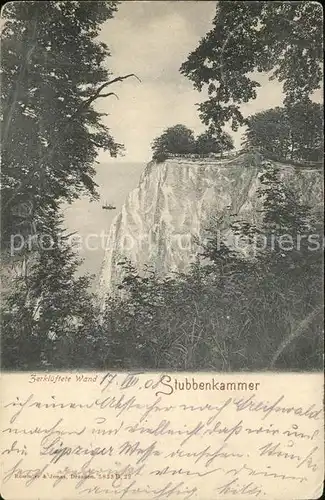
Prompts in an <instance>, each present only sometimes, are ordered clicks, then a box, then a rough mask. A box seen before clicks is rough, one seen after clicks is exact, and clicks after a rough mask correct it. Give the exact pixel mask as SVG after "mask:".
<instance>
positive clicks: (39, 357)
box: [4, 167, 323, 371]
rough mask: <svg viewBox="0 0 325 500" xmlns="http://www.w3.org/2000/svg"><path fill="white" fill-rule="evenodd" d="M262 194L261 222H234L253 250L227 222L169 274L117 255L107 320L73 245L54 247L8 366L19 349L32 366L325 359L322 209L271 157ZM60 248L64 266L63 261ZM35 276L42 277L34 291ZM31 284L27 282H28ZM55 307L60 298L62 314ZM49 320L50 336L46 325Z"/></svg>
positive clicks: (201, 365)
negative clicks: (232, 242)
mask: <svg viewBox="0 0 325 500" xmlns="http://www.w3.org/2000/svg"><path fill="white" fill-rule="evenodd" d="M258 195H259V196H260V198H261V200H263V210H262V221H261V224H260V225H259V226H258V227H255V226H254V225H251V224H249V223H248V222H245V223H244V222H242V221H241V220H239V219H238V220H235V221H234V222H233V224H232V229H233V231H234V232H235V233H236V234H237V235H238V236H239V237H240V238H241V239H242V240H243V242H244V244H245V245H246V247H247V248H248V249H251V252H248V254H249V255H251V258H247V257H244V256H243V254H242V253H241V251H239V250H238V248H231V247H229V245H228V243H227V241H226V239H225V238H224V237H223V236H222V233H219V232H218V231H215V229H212V230H210V237H209V239H208V241H207V243H204V245H203V244H202V251H201V255H199V256H198V259H197V261H196V262H195V263H194V264H193V265H192V268H191V270H190V271H189V272H188V273H186V274H184V273H173V274H172V275H171V276H169V277H164V278H161V277H159V276H157V275H156V273H155V272H154V271H153V270H152V269H150V268H147V269H146V270H145V273H141V274H140V273H139V271H138V270H137V269H136V268H135V267H134V266H133V265H132V263H130V262H128V261H127V260H122V261H120V262H119V263H118V265H120V266H121V267H122V268H123V269H124V274H123V275H124V278H123V280H122V282H121V284H120V287H119V288H120V292H121V295H117V296H115V297H108V298H107V307H106V311H105V315H104V317H103V318H102V321H101V322H100V321H99V319H98V318H99V314H98V311H96V307H95V306H93V305H91V301H90V300H88V298H87V297H88V295H87V294H85V292H84V290H85V285H86V283H85V281H79V282H77V283H76V282H75V283H73V282H72V281H70V278H71V276H72V275H71V272H72V267H70V266H69V265H68V261H69V259H66V257H65V255H66V254H65V247H64V246H63V247H62V249H61V250H59V249H58V248H55V250H53V254H52V255H53V267H49V269H48V275H44V267H43V268H42V267H41V268H39V267H38V266H36V268H35V277H36V276H37V273H40V272H41V273H43V274H42V275H41V276H40V275H38V276H37V278H36V279H35V283H39V282H40V279H42V280H45V287H43V291H44V292H43V293H44V295H43V297H42V300H41V303H40V305H39V311H40V315H39V317H38V318H35V317H33V315H32V312H31V311H30V312H29V313H28V309H27V313H28V315H27V316H26V314H27V313H26V307H22V308H21V309H19V308H18V309H17V306H16V309H12V311H11V316H8V315H7V316H6V317H5V318H4V320H5V322H6V325H7V327H8V325H9V330H8V332H9V333H8V336H7V335H6V337H5V339H4V349H5V352H8V351H9V354H10V356H8V357H7V359H8V360H9V361H8V364H7V365H6V367H9V368H10V363H11V364H12V365H13V366H15V363H17V359H18V360H20V361H19V362H20V363H21V364H20V365H19V366H21V367H22V368H23V367H24V366H23V364H24V362H25V364H26V365H27V364H29V366H30V359H33V362H34V363H35V364H34V366H41V367H42V366H48V367H51V368H58V367H60V368H62V367H63V366H67V367H79V368H80V367H81V366H82V367H84V368H96V369H103V368H111V369H112V368H116V369H121V368H124V369H143V368H147V369H160V370H205V371H206V370H210V369H211V370H217V371H233V370H236V371H245V370H249V371H251V370H265V369H268V368H276V369H279V370H286V369H288V368H289V369H290V370H302V369H304V370H315V369H321V367H322V339H323V327H322V324H323V322H322V298H323V297H322V279H321V273H320V269H321V266H322V248H321V238H322V219H321V216H320V214H317V213H314V212H313V211H312V210H311V209H310V208H309V207H308V206H305V205H304V204H303V203H302V202H301V201H300V200H299V199H298V198H297V193H296V192H294V191H293V190H292V189H291V187H289V186H285V185H284V184H283V183H282V181H281V179H280V177H279V172H278V171H277V170H276V169H275V168H271V167H270V168H266V169H265V171H264V173H263V175H262V177H261V187H260V190H259V192H258ZM288 235H289V237H290V239H291V244H289V245H288V241H287V239H288ZM260 239H261V240H262V241H264V245H260V244H259V242H260ZM58 259H59V260H60V261H61V262H62V264H61V267H62V274H61V276H60V278H59V277H58V276H57V275H55V272H54V269H55V266H56V265H57V262H58ZM42 269H43V270H42ZM59 279H60V282H59V281H58V280H59ZM52 280H54V282H55V283H56V284H57V290H58V293H57V294H54V297H52V298H50V295H49V292H47V290H50V288H47V283H48V284H49V283H50V281H52ZM33 283H34V281H33V278H32V279H31V281H30V285H29V289H30V290H31V291H32V290H33ZM20 287H22V290H23V291H25V290H26V284H23V283H21V285H20ZM17 290H18V286H17ZM52 290H53V286H51V293H53V291H52ZM59 290H60V293H59ZM17 293H18V292H17ZM31 293H32V292H31ZM19 296H20V297H23V294H22V292H19ZM71 297H78V300H77V301H76V302H75V301H72V299H71ZM15 304H17V300H15ZM43 304H46V307H45V308H43ZM48 308H54V311H52V312H51V315H48V313H47V311H48ZM59 311H61V312H59ZM23 315H25V316H23ZM71 315H72V316H71ZM73 317H75V318H78V319H79V320H78V322H77V323H76V322H75V321H74V319H73ZM14 318H15V319H18V320H19V325H21V326H20V328H21V331H20V332H19V335H17V333H16V334H15V335H16V336H14V334H13V332H11V331H10V325H13V324H17V322H16V323H14V322H13V319H14ZM26 318H28V321H29V322H28V321H27V320H26ZM52 318H54V321H53V320H52ZM49 328H50V331H51V332H53V334H52V335H51V337H50V338H49V337H47V336H45V335H44V333H43V334H42V332H45V331H48V329H49ZM15 331H16V330H15ZM31 331H32V332H33V335H32V336H30V332H31ZM26 336H28V339H29V341H28V342H29V344H28V349H33V353H34V354H33V356H34V357H31V353H30V351H28V350H26V357H24V355H25V352H24V351H23V349H24V348H26V347H24V346H26V340H25V339H26ZM31 339H32V340H34V339H35V344H33V342H31Z"/></svg>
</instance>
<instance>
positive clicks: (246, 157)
mask: <svg viewBox="0 0 325 500" xmlns="http://www.w3.org/2000/svg"><path fill="white" fill-rule="evenodd" d="M278 166H280V167H281V173H282V174H281V175H282V176H283V178H284V179H286V182H294V184H295V187H296V188H297V192H299V193H300V195H301V197H302V199H303V200H304V201H305V202H306V201H307V202H310V201H311V200H312V204H313V205H315V203H321V200H322V194H321V189H322V177H321V174H320V173H318V172H316V171H313V170H312V169H310V170H308V169H307V170H306V169H298V168H295V167H293V166H288V165H278ZM261 171H262V169H261V166H260V164H259V161H258V158H257V157H256V156H255V155H251V154H248V153H246V154H240V155H238V156H237V157H236V158H227V159H223V160H220V159H219V160H217V159H202V160H201V159H200V160H198V159H195V160H193V159H187V158H186V159H185V158H184V159H182V158H179V159H169V160H166V161H165V162H164V163H160V164H156V163H155V162H151V163H149V164H148V165H147V167H146V168H145V170H144V172H143V173H142V175H141V177H140V180H139V185H138V187H137V188H136V189H134V190H133V191H132V192H131V193H130V194H129V196H128V197H127V199H126V201H125V203H124V205H123V207H122V210H121V213H120V214H119V215H118V216H117V217H116V218H115V220H114V221H113V223H112V226H111V228H110V231H109V236H108V240H107V242H106V252H105V258H104V262H103V265H102V270H101V275H100V281H99V298H100V300H101V301H103V299H104V297H105V295H106V294H107V293H113V291H114V289H115V286H116V284H117V283H118V282H119V280H120V278H121V275H120V273H121V267H120V266H118V265H117V263H118V262H119V261H120V260H121V258H122V257H126V258H128V259H129V260H130V261H131V262H132V263H133V264H134V265H135V266H136V267H137V268H138V269H139V270H140V271H141V269H143V266H144V265H149V266H151V267H152V268H154V269H155V270H156V271H157V272H158V273H159V274H161V275H166V274H168V273H170V272H172V271H186V269H187V268H188V266H189V263H190V262H191V261H192V260H193V258H194V257H195V255H196V253H197V250H198V247H197V245H196V243H195V239H196V237H198V238H202V237H204V231H205V229H206V228H207V227H208V226H209V225H210V224H211V218H212V217H213V216H214V217H217V218H218V217H220V216H224V218H225V223H226V224H227V221H229V223H230V221H231V220H233V218H231V217H230V216H231V215H233V214H238V215H239V216H240V217H241V218H244V219H247V220H249V221H250V222H258V218H259V212H258V209H259V208H260V203H261V202H260V200H259V198H258V196H257V189H258V188H259V186H260V181H259V176H260V173H261Z"/></svg>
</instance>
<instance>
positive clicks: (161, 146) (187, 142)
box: [152, 125, 195, 161]
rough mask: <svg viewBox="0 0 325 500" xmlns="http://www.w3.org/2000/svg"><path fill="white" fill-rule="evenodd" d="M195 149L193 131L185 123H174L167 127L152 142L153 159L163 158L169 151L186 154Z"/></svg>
mask: <svg viewBox="0 0 325 500" xmlns="http://www.w3.org/2000/svg"><path fill="white" fill-rule="evenodd" d="M194 149H195V139H194V134H193V131H192V130H190V129H189V128H187V127H186V126H185V125H175V126H173V127H169V128H167V129H166V130H165V131H164V132H163V133H162V135H161V136H160V137H157V138H156V139H155V140H154V141H153V144H152V150H153V156H152V157H153V159H154V160H158V161H159V160H162V161H163V160H164V159H165V158H166V157H167V156H168V154H169V153H171V154H187V153H193V152H194Z"/></svg>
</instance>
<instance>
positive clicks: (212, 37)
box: [180, 1, 323, 130]
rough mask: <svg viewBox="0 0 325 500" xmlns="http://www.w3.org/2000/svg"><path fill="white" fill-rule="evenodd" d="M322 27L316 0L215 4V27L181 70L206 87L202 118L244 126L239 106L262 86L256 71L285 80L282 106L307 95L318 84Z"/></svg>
mask: <svg viewBox="0 0 325 500" xmlns="http://www.w3.org/2000/svg"><path fill="white" fill-rule="evenodd" d="M322 27H323V26H322V8H321V5H320V4H318V3H316V2H311V1H305V2H267V1H260V2H249V1H234V2H225V1H222V2H218V3H217V10H216V16H215V18H214V20H213V28H212V29H211V31H209V32H208V33H207V35H206V36H205V37H204V38H203V39H202V40H201V41H200V44H199V46H198V47H197V48H196V49H195V50H194V51H193V52H192V53H191V54H190V55H189V57H188V59H187V60H186V61H185V62H184V63H183V64H182V66H181V68H180V71H181V73H182V74H184V75H186V76H187V77H188V78H189V79H190V80H191V81H192V82H193V84H194V86H195V88H197V89H198V90H199V91H201V90H202V89H203V87H206V88H207V91H208V100H207V101H205V102H203V103H202V104H200V105H199V111H200V116H201V118H202V120H203V122H204V123H205V124H206V125H208V124H210V123H212V124H214V125H216V126H218V127H222V126H223V125H224V124H225V123H226V122H228V121H231V126H232V129H233V130H237V129H238V126H240V125H243V124H244V123H245V120H244V118H243V115H242V113H241V111H240V105H241V104H243V103H246V102H248V101H249V100H251V99H255V98H256V91H257V89H258V87H260V84H259V83H258V82H256V81H255V80H254V79H253V77H252V73H253V72H256V71H258V72H267V73H271V76H270V78H272V79H274V78H277V79H278V80H279V81H281V82H283V91H284V93H285V96H286V97H285V105H288V104H290V103H291V104H292V103H296V102H299V101H302V100H304V99H306V98H307V97H309V96H310V95H311V94H312V93H313V92H314V91H315V90H316V89H319V88H320V85H321V82H322V59H323V51H322V39H323V38H322V32H323V30H322Z"/></svg>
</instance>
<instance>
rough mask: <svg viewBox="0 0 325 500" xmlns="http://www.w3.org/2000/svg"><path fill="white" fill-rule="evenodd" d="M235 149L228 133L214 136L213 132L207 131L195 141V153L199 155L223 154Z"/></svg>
mask: <svg viewBox="0 0 325 500" xmlns="http://www.w3.org/2000/svg"><path fill="white" fill-rule="evenodd" d="M231 149H234V143H233V139H232V137H231V136H230V134H228V133H227V132H221V134H219V135H214V134H213V132H212V131H211V130H207V131H206V132H204V133H203V134H201V135H199V136H198V137H197V139H196V141H195V152H196V153H198V154H201V155H202V154H203V155H205V154H209V153H221V154H222V153H223V152H224V151H230V150H231Z"/></svg>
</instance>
